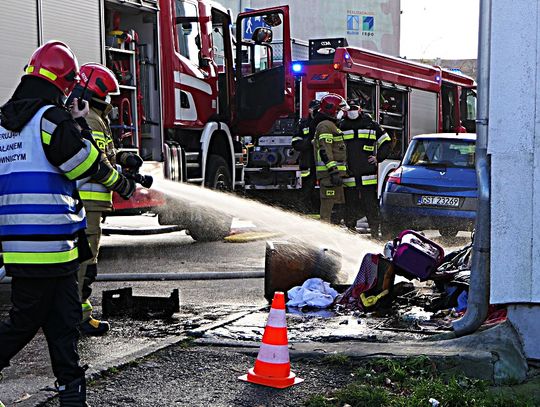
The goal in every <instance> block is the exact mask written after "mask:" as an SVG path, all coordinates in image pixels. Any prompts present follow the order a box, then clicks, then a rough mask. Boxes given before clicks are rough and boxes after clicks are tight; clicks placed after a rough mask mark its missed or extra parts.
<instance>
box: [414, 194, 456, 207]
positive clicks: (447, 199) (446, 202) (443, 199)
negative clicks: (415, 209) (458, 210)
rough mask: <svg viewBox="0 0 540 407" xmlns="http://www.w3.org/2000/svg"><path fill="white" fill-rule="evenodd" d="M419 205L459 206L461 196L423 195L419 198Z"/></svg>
mask: <svg viewBox="0 0 540 407" xmlns="http://www.w3.org/2000/svg"><path fill="white" fill-rule="evenodd" d="M418 205H431V206H449V207H457V206H459V198H455V197H452V196H430V195H422V196H421V197H420V198H418Z"/></svg>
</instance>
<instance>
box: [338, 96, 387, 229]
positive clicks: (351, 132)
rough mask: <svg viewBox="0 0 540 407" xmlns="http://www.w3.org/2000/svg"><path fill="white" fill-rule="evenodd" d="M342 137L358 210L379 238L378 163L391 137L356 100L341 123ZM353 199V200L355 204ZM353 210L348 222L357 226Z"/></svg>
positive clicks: (350, 212) (349, 211)
mask: <svg viewBox="0 0 540 407" xmlns="http://www.w3.org/2000/svg"><path fill="white" fill-rule="evenodd" d="M340 129H341V130H342V131H343V138H344V140H345V144H346V145H347V157H348V160H347V165H348V169H349V171H350V172H351V174H353V175H354V177H355V181H356V185H357V186H356V188H357V193H358V195H359V198H360V211H361V212H362V211H363V212H364V213H365V215H366V217H367V221H368V224H369V227H370V229H371V235H372V236H373V237H375V238H377V237H379V228H380V224H381V220H380V215H379V201H378V199H377V164H378V163H379V162H381V161H383V160H385V159H386V158H387V157H388V155H389V154H390V144H391V143H390V141H391V139H390V136H389V135H388V133H387V132H386V130H384V129H383V128H382V127H381V125H380V124H379V123H377V122H376V121H375V120H373V118H372V117H371V116H370V115H369V114H368V113H366V112H364V111H363V110H362V107H361V103H360V101H358V100H351V101H349V110H348V111H347V113H346V117H345V118H344V119H343V120H342V121H341V123H340ZM355 201H356V199H354V200H352V202H351V203H352V204H353V205H354V204H355ZM358 213H359V212H358V211H355V208H348V214H349V217H352V218H355V219H348V220H347V222H348V223H352V222H354V223H355V224H356V220H357V216H351V214H353V215H354V214H358Z"/></svg>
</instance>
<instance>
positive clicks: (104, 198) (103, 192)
mask: <svg viewBox="0 0 540 407" xmlns="http://www.w3.org/2000/svg"><path fill="white" fill-rule="evenodd" d="M92 137H93V138H94V141H95V142H96V144H97V146H98V147H99V148H100V149H101V150H102V151H105V150H106V148H107V146H108V145H109V144H110V143H112V139H110V138H109V137H107V136H106V135H105V133H103V132H102V131H97V130H92ZM118 176H119V175H118V172H117V171H116V170H113V171H112V173H111V175H110V176H109V178H108V179H107V180H106V181H105V182H104V183H103V184H100V183H97V182H93V181H92V180H89V179H85V180H84V181H83V182H77V189H78V190H79V194H80V196H81V199H82V200H83V201H99V202H107V203H110V204H112V196H113V194H112V192H111V191H110V190H109V187H111V186H112V185H113V184H114V183H115V182H116V181H117V180H118Z"/></svg>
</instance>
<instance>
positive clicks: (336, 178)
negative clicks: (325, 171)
mask: <svg viewBox="0 0 540 407" xmlns="http://www.w3.org/2000/svg"><path fill="white" fill-rule="evenodd" d="M330 181H331V182H332V185H333V186H335V187H340V186H342V185H343V178H341V176H340V175H339V172H333V173H331V174H330Z"/></svg>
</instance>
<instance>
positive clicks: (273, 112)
mask: <svg viewBox="0 0 540 407" xmlns="http://www.w3.org/2000/svg"><path fill="white" fill-rule="evenodd" d="M150 3H152V2H150ZM158 6H159V7H158ZM105 15H106V16H107V17H106V19H105V20H106V21H107V22H108V25H107V27H106V32H107V36H106V45H105V55H106V63H107V65H108V66H109V67H110V68H111V69H113V71H115V72H116V73H117V76H118V77H119V79H120V87H121V94H120V95H119V96H116V97H114V98H113V100H112V103H113V105H115V106H117V108H118V109H119V113H118V115H117V117H116V118H115V119H113V121H112V127H113V132H114V133H115V138H116V139H118V140H122V146H123V147H125V148H130V149H134V150H136V151H138V152H139V153H140V154H141V156H142V157H143V158H144V159H145V161H146V162H145V166H144V167H143V170H146V171H150V172H151V173H152V175H154V176H158V177H160V176H161V177H163V176H164V177H165V178H167V179H171V180H174V181H180V182H189V183H194V184H201V185H205V186H208V187H211V188H223V189H231V190H233V189H236V188H241V187H243V184H244V177H243V170H244V158H245V151H244V149H243V144H242V140H241V137H242V136H244V135H247V134H263V133H265V132H267V131H268V130H269V129H270V128H271V127H272V124H273V123H274V122H275V120H276V119H277V118H279V117H281V116H287V115H291V114H293V112H294V75H293V72H292V71H291V41H290V29H289V9H288V6H283V7H273V8H267V9H262V10H253V11H249V12H246V13H242V14H241V15H240V16H239V17H238V19H237V21H236V26H237V27H238V29H237V33H236V38H233V33H232V30H231V27H232V23H233V21H232V18H231V16H230V14H229V13H228V11H227V10H226V9H225V8H223V6H221V5H220V4H218V3H215V2H213V1H209V0H159V2H158V3H156V7H155V8H151V7H147V8H144V9H139V10H137V9H136V8H135V7H130V6H129V5H128V6H126V5H123V3H122V2H119V1H114V0H106V1H105ZM250 20H251V21H250ZM248 22H249V24H252V23H253V22H255V23H257V22H258V27H257V28H253V29H252V30H251V31H250V30H248V29H246V28H245V27H247V26H248ZM257 35H258V36H259V37H257ZM273 38H274V39H278V40H279V47H280V58H279V60H277V59H276V58H275V57H274V56H275V55H276V52H275V50H274V49H273V47H275V45H274V44H273V43H272V41H273ZM236 61H240V62H238V63H237V62H236ZM237 67H241V68H240V69H237ZM141 89H142V92H141ZM163 203H164V197H162V196H160V194H156V193H155V192H154V191H152V190H144V189H138V190H137V192H136V194H135V196H134V197H133V198H132V199H130V200H129V201H123V200H121V199H119V198H118V197H117V196H115V208H116V210H117V213H128V212H131V213H138V212H142V211H145V210H147V209H157V210H158V211H159V206H161V205H163ZM163 220H164V221H165V217H163ZM167 222H173V223H176V222H178V219H174V217H173V218H171V217H170V216H169V217H168V220H167Z"/></svg>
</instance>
